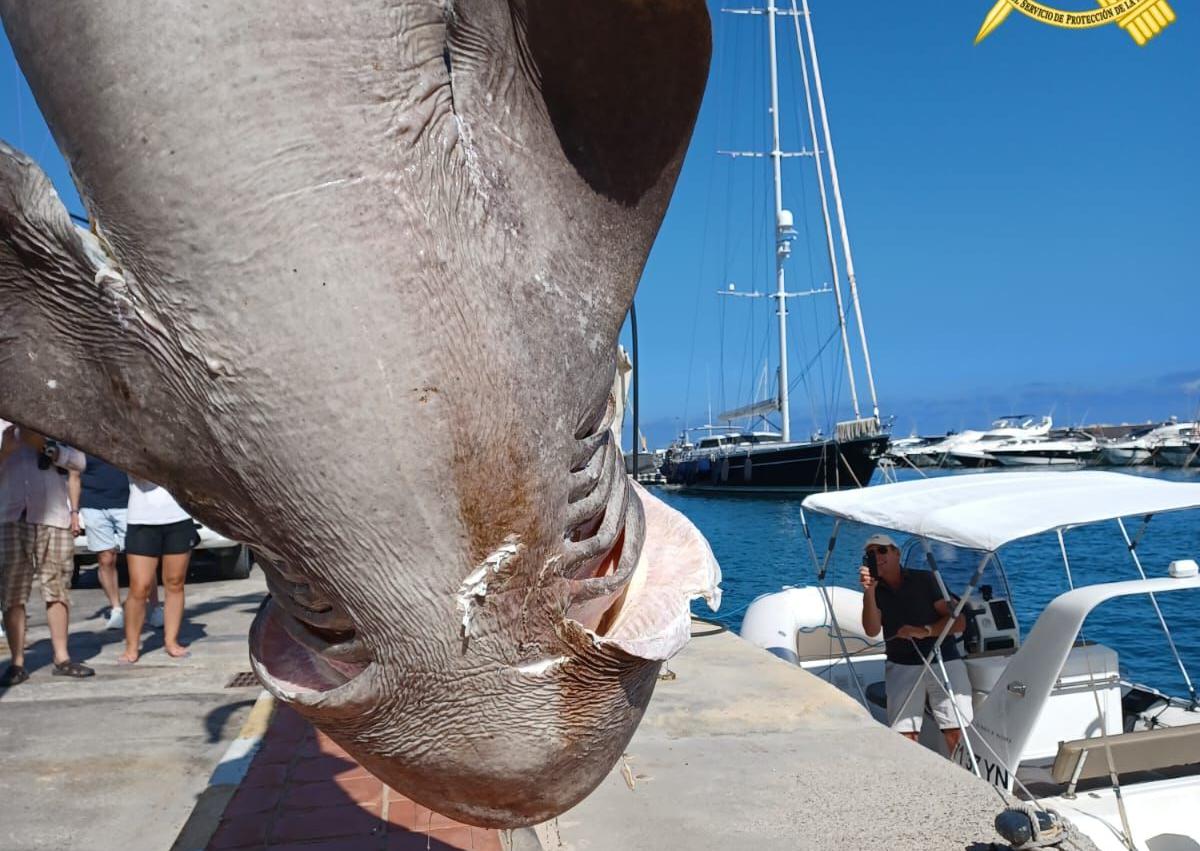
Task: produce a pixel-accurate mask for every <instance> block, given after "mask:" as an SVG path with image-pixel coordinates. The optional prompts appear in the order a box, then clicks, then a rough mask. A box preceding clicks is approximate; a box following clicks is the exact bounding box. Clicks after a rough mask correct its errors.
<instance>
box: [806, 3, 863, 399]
mask: <svg viewBox="0 0 1200 851" xmlns="http://www.w3.org/2000/svg"><path fill="white" fill-rule="evenodd" d="M792 24H793V26H794V27H795V31H796V55H797V56H799V57H800V73H801V75H802V79H803V80H804V105H805V106H806V107H807V109H808V130H809V133H810V135H811V136H812V146H813V162H814V163H815V164H816V167H817V188H818V190H820V193H821V217H822V218H823V219H824V221H825V247H826V250H827V251H828V252H829V271H830V281H831V282H832V284H833V295H834V299H835V301H836V302H837V322H838V332H839V334H840V335H841V338H842V355H843V357H845V359H846V378H847V380H848V381H849V382H850V402H851V403H852V404H853V406H854V418H855V419H858V418H859V417H861V416H862V413H861V411H860V410H859V407H858V382H857V381H856V380H855V378H854V358H852V357H851V356H850V337H849V335H848V334H847V332H846V308H845V305H843V304H842V282H841V280H840V276H839V275H838V260H837V249H836V248H835V247H834V244H833V222H832V221H831V220H830V218H829V198H828V195H827V194H826V192H825V169H824V168H823V167H822V165H821V144H820V142H818V141H817V119H816V117H815V116H814V115H813V97H812V88H811V87H810V86H809V84H808V60H807V59H806V58H805V55H804V43H803V40H802V39H801V36H800V10H799V9H797V8H796V0H792Z"/></svg>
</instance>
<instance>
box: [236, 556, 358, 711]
mask: <svg viewBox="0 0 1200 851" xmlns="http://www.w3.org/2000/svg"><path fill="white" fill-rule="evenodd" d="M264 573H265V574H266V576H267V587H268V588H269V590H270V592H271V595H270V596H269V597H268V598H267V599H266V600H265V601H264V602H263V605H262V608H260V609H259V612H258V615H257V616H256V617H255V619H254V624H253V625H252V626H251V628H250V661H251V665H252V666H253V668H254V672H255V674H257V675H258V678H259V679H260V680H261V681H262V683H263V685H264V686H266V688H267V690H268V691H270V692H271V693H272V694H274V695H275V696H276V697H279V698H281V699H283V700H287V701H291V702H299V703H307V702H312V701H313V700H314V699H315V698H318V697H323V696H326V695H328V694H329V693H330V692H333V691H336V690H337V689H340V688H341V687H343V686H346V685H348V684H349V683H350V682H351V681H353V680H354V679H356V678H357V677H358V676H359V675H361V674H362V673H363V672H365V671H366V670H367V669H368V668H369V667H370V666H371V664H372V663H373V661H374V660H373V657H372V656H371V653H370V651H369V649H368V648H367V646H366V645H365V644H364V643H363V641H362V639H361V637H360V636H359V634H358V631H357V630H356V629H355V627H354V624H353V621H351V620H350V618H349V616H348V615H347V614H346V613H345V611H344V610H343V609H341V607H339V606H337V605H335V604H334V603H331V602H329V601H328V600H325V599H324V598H322V597H320V596H318V595H317V594H316V592H315V591H314V590H313V588H312V586H311V585H309V584H307V583H305V582H304V581H303V580H302V579H299V578H298V577H296V576H294V575H292V574H290V573H287V572H286V571H284V570H282V569H280V568H279V567H278V566H271V565H267V566H265V567H264Z"/></svg>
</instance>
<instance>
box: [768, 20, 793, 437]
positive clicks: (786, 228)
mask: <svg viewBox="0 0 1200 851" xmlns="http://www.w3.org/2000/svg"><path fill="white" fill-rule="evenodd" d="M775 18H776V14H775V0H767V28H768V31H769V39H768V40H769V42H770V45H771V47H770V53H771V57H770V58H771V134H772V135H771V163H772V166H773V168H774V172H775V276H776V280H777V284H778V286H777V289H776V291H775V299H776V301H777V302H778V304H777V305H776V306H777V308H778V309H777V310H776V314H775V315H776V316H778V317H779V413H780V420H781V423H780V431H781V432H782V437H783V440H784V442H787V441H789V440H791V439H792V420H791V408H790V405H789V404H788V359H787V292H786V290H785V289H784V280H783V264H784V262H785V261H786V260H787V258H788V254H790V253H791V236H790V235H789V234H792V233H794V231H793V230H792V221H791V218H792V217H791V214H790V213H788V212H787V211H786V210H784V209H783V177H782V172H783V166H782V163H783V151H782V150H780V147H779V66H778V57H777V55H776V52H775Z"/></svg>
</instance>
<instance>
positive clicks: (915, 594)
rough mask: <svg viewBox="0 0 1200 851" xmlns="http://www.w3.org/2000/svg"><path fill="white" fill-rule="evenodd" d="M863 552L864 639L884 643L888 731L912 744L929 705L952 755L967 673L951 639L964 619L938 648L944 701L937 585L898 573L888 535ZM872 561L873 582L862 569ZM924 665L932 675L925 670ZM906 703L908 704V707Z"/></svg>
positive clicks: (945, 608)
mask: <svg viewBox="0 0 1200 851" xmlns="http://www.w3.org/2000/svg"><path fill="white" fill-rule="evenodd" d="M864 551H865V555H866V557H865V558H864V559H863V562H864V566H863V567H862V568H860V569H859V571H858V581H859V582H860V583H861V584H862V587H863V610H862V625H863V629H864V630H865V631H866V633H867V635H878V634H879V632H880V630H882V631H883V636H884V639H885V640H886V642H887V662H886V664H885V665H884V671H885V673H884V685H885V688H886V690H887V713H888V725H889V726H891V728H892V729H894V730H896V731H897V732H899V733H900V734H901V735H903V736H905V737H907V738H909V739H912V740H913V741H916V738H917V734H918V733H919V732H920V731H921V718H922V716H923V714H924V710H925V702H926V700H928V702H929V708H930V709H931V710H932V712H933V717H934V719H935V720H936V721H937V723H938V727H939V728H940V729H941V731H942V735H943V736H945V737H946V746H947V747H948V748H949V749H950V753H951V754H953V753H954V749H955V748H957V747H958V742H959V739H960V737H961V735H962V731H961V729H960V723H966V722H969V721H970V720H971V686H970V681H969V680H968V679H967V668H966V665H965V664H964V663H963V661H962V659H961V658H960V657H959V654H958V646H957V644H956V643H955V642H954V641H953V639H952V636H953V635H957V634H959V633H961V632H962V631H963V627H964V619H963V618H962V617H959V618H958V619H957V620H955V621H954V624H953V626H951V628H950V635H949V636H947V637H946V640H945V641H943V642H942V644H941V645H940V649H941V654H942V660H943V662H944V663H945V665H946V673H947V675H948V676H949V679H950V691H951V695H949V696H948V695H947V694H946V692H945V691H944V689H943V687H942V683H941V681H940V679H941V673H940V671H939V669H938V666H937V660H936V659H935V658H931V656H932V653H933V649H934V645H935V644H937V637H938V636H939V635H940V634H941V633H942V630H943V629H945V627H946V624H947V623H949V622H950V612H951V607H950V602H949V601H948V600H947V599H946V597H945V595H944V594H943V593H942V590H941V587H940V585H939V584H938V581H937V579H936V578H934V575H933V574H932V573H931V572H929V571H927V570H909V569H908V568H902V567H901V566H900V548H899V547H897V546H896V542H895V541H893V540H892V539H891V538H890V537H888V536H887V535H872V536H871V537H870V538H868V539H867V543H866V546H865V548H864ZM872 557H873V558H874V559H875V565H876V570H875V575H874V576H873V575H872V573H871V570H870V569H869V568H868V567H866V566H865V565H866V564H867V563H869V560H870V559H871V558H872ZM925 660H929V663H930V666H931V667H932V668H933V672H934V673H933V674H931V673H930V671H929V670H928V669H927V668H926V667H925V664H924V661H925ZM934 674H937V677H936V678H935V676H934ZM910 694H911V695H912V696H911V698H909V695H910ZM905 698H909V699H908V700H907V702H905ZM902 704H903V705H902ZM956 707H957V710H958V711H957V713H956V712H955V708H956ZM960 718H961V722H960Z"/></svg>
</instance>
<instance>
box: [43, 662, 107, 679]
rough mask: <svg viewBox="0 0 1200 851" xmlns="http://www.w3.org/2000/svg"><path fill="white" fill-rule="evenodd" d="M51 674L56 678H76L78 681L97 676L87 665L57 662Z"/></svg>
mask: <svg viewBox="0 0 1200 851" xmlns="http://www.w3.org/2000/svg"><path fill="white" fill-rule="evenodd" d="M50 673H51V674H53V675H54V676H56V677H74V678H75V679H77V680H82V679H84V678H85V677H93V676H95V675H96V672H95V671H93V670H92V669H91V668H89V667H88V666H87V665H84V664H81V663H79V662H73V661H66V662H55V663H54V670H53V671H51V672H50Z"/></svg>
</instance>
